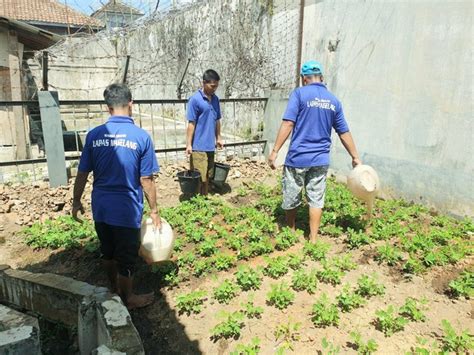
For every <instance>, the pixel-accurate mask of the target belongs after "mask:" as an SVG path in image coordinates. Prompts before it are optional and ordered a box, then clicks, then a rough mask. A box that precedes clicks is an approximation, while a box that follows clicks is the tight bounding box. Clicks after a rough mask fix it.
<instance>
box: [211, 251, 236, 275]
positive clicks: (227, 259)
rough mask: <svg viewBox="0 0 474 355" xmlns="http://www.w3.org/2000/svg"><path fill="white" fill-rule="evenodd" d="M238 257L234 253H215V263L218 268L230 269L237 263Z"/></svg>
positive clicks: (220, 269) (221, 269)
mask: <svg viewBox="0 0 474 355" xmlns="http://www.w3.org/2000/svg"><path fill="white" fill-rule="evenodd" d="M236 262H237V258H236V257H235V256H234V255H230V254H223V253H217V254H215V255H214V258H213V264H214V267H215V268H216V270H219V271H223V270H229V269H230V268H231V267H233V266H234V265H235V263H236Z"/></svg>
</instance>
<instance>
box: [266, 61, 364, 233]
mask: <svg viewBox="0 0 474 355" xmlns="http://www.w3.org/2000/svg"><path fill="white" fill-rule="evenodd" d="M300 74H301V78H302V81H303V86H302V87H300V88H296V89H295V90H294V91H293V92H292V93H291V95H290V98H289V101H288V105H287V107H286V111H285V114H284V115H283V122H282V124H281V126H280V130H279V132H278V135H277V138H276V141H275V145H274V147H273V150H272V152H271V153H270V156H269V157H268V163H269V165H270V167H271V168H272V169H275V160H276V158H277V155H278V151H279V150H280V148H281V147H282V145H283V144H284V143H285V141H286V139H287V138H288V136H289V135H290V133H293V134H292V137H291V142H290V147H289V150H288V154H287V156H286V160H285V165H284V169H283V203H282V208H283V209H284V210H285V212H286V221H287V224H288V226H289V227H290V228H292V229H295V222H296V210H297V207H298V206H299V205H300V204H301V192H302V190H303V187H304V188H305V190H306V197H307V200H308V204H309V224H310V240H311V242H315V241H316V238H317V235H318V231H319V225H320V223H321V215H322V208H323V206H324V194H325V190H326V174H327V171H328V166H329V150H330V148H331V129H332V128H334V129H335V131H336V132H337V134H338V135H339V139H340V140H341V142H342V144H343V145H344V148H346V150H347V152H348V153H349V155H350V156H351V157H352V166H353V167H356V166H357V165H359V164H361V161H360V159H359V154H358V153H357V149H356V146H355V143H354V141H353V139H352V135H351V133H350V132H349V127H348V125H347V122H346V120H345V118H344V112H343V110H342V105H341V103H340V102H339V100H338V99H337V98H336V97H335V96H334V95H333V94H332V93H330V92H329V91H328V89H326V85H325V84H324V83H323V69H322V66H321V64H320V63H319V62H317V61H315V60H310V61H308V62H306V63H304V64H303V66H302V67H301V73H300Z"/></svg>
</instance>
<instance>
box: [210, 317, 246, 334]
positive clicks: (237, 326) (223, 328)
mask: <svg viewBox="0 0 474 355" xmlns="http://www.w3.org/2000/svg"><path fill="white" fill-rule="evenodd" d="M223 316H224V317H225V320H224V321H223V322H221V323H219V324H217V325H216V326H215V327H214V328H213V329H212V330H211V339H213V340H218V339H221V338H225V339H229V338H233V339H238V338H239V336H240V332H241V330H242V328H243V326H244V323H243V322H242V320H243V319H244V315H243V313H242V312H233V313H226V312H224V313H223Z"/></svg>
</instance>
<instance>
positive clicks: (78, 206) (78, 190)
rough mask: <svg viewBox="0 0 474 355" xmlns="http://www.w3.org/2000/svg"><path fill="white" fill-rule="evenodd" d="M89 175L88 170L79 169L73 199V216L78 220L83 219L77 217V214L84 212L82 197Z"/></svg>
mask: <svg viewBox="0 0 474 355" xmlns="http://www.w3.org/2000/svg"><path fill="white" fill-rule="evenodd" d="M88 177H89V173H88V172H83V171H78V172H77V176H76V180H75V182H74V190H73V199H72V218H74V219H75V220H76V221H78V222H82V221H81V219H80V218H79V217H77V215H78V213H79V212H81V213H84V207H83V206H82V202H81V198H82V194H83V193H84V189H85V187H86V184H87V178H88Z"/></svg>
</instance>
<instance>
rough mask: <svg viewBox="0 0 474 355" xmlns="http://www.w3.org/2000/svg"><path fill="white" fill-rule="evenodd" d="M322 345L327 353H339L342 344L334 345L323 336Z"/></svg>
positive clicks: (326, 354) (333, 354)
mask: <svg viewBox="0 0 474 355" xmlns="http://www.w3.org/2000/svg"><path fill="white" fill-rule="evenodd" d="M321 346H322V347H323V349H324V351H325V352H324V354H325V355H337V354H339V353H340V352H341V346H340V345H334V343H331V342H330V341H328V340H327V339H326V338H323V339H322V340H321Z"/></svg>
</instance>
